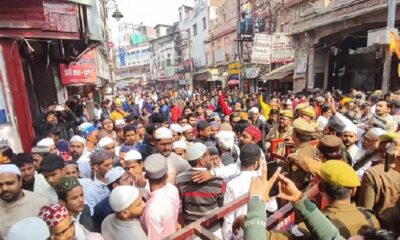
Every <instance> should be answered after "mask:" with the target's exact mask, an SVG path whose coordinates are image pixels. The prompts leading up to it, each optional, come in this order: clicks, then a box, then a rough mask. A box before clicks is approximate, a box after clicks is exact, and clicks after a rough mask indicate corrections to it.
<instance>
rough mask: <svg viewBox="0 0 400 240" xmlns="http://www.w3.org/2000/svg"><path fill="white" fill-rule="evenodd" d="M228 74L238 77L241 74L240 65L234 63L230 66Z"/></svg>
mask: <svg viewBox="0 0 400 240" xmlns="http://www.w3.org/2000/svg"><path fill="white" fill-rule="evenodd" d="M228 74H229V75H238V74H240V63H239V62H233V63H229V64H228Z"/></svg>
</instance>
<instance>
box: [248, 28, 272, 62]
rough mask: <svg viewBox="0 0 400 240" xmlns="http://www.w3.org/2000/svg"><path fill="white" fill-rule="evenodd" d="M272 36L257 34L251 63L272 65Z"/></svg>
mask: <svg viewBox="0 0 400 240" xmlns="http://www.w3.org/2000/svg"><path fill="white" fill-rule="evenodd" d="M271 49H272V36H271V35H268V34H262V33H256V34H255V35H254V44H253V49H252V53H251V63H255V64H270V63H271Z"/></svg>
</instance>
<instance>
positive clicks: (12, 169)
mask: <svg viewBox="0 0 400 240" xmlns="http://www.w3.org/2000/svg"><path fill="white" fill-rule="evenodd" d="M2 173H13V174H16V175H18V176H21V172H20V171H19V168H18V167H17V165H15V164H0V174H2Z"/></svg>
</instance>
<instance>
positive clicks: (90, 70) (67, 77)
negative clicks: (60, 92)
mask: <svg viewBox="0 0 400 240" xmlns="http://www.w3.org/2000/svg"><path fill="white" fill-rule="evenodd" d="M60 74H61V82H62V84H63V85H71V84H96V79H97V65H96V50H95V49H92V50H90V51H89V52H87V53H86V54H85V55H83V56H82V57H81V59H80V60H79V61H78V62H76V63H71V64H69V65H65V64H60Z"/></svg>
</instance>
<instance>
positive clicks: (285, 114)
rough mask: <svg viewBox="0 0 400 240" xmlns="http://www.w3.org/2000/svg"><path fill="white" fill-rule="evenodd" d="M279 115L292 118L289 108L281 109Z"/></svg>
mask: <svg viewBox="0 0 400 240" xmlns="http://www.w3.org/2000/svg"><path fill="white" fill-rule="evenodd" d="M280 115H281V117H287V118H292V119H293V112H292V111H289V110H283V111H281V113H280Z"/></svg>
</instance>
